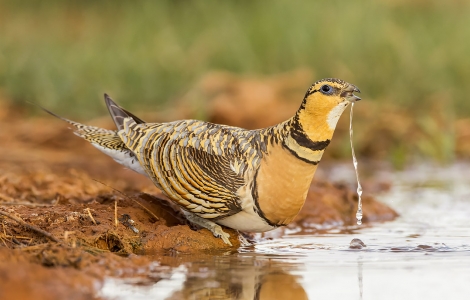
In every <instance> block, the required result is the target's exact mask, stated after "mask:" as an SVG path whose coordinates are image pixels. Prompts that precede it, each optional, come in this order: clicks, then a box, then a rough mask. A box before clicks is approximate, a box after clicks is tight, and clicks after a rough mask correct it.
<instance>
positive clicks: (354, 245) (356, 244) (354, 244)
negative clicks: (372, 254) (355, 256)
mask: <svg viewBox="0 0 470 300" xmlns="http://www.w3.org/2000/svg"><path fill="white" fill-rule="evenodd" d="M364 247H367V246H366V244H364V242H363V241H361V240H360V239H352V241H351V243H350V244H349V249H362V248H364Z"/></svg>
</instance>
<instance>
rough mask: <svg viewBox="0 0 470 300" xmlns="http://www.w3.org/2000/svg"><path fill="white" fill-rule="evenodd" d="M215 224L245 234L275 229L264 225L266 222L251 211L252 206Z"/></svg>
mask: <svg viewBox="0 0 470 300" xmlns="http://www.w3.org/2000/svg"><path fill="white" fill-rule="evenodd" d="M216 223H218V224H221V225H224V226H227V227H230V228H233V229H236V230H240V231H247V232H265V231H269V230H273V229H274V228H275V227H274V226H271V225H269V224H268V223H266V221H265V220H264V219H263V218H261V217H260V216H259V215H258V214H257V213H256V212H255V211H254V210H253V206H249V207H246V208H245V209H244V210H242V211H241V212H239V213H237V214H235V215H233V216H230V217H227V218H225V219H222V220H218V221H216Z"/></svg>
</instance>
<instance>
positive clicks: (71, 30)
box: [0, 0, 470, 156]
mask: <svg viewBox="0 0 470 300" xmlns="http://www.w3.org/2000/svg"><path fill="white" fill-rule="evenodd" d="M469 16H470V1H459V0H451V1H445V2H444V1H437V0H431V1H424V0H419V1H405V0H382V1H374V0H362V1H339V0H333V1H325V0H321V1H295V2H294V1H288V0H271V1H246V0H245V1H215V0H204V1H187V0H186V1H184V0H178V1H147V0H142V1H134V2H131V1H123V0H115V1H58V0H43V1H33V0H23V1H8V0H0V89H1V90H2V93H3V94H5V96H6V97H7V98H9V99H11V100H12V101H14V102H18V103H23V101H31V102H36V103H40V104H42V105H44V106H47V107H48V108H50V109H53V110H55V111H57V112H59V113H63V112H65V111H66V114H67V116H69V117H74V116H75V117H80V118H91V117H95V116H97V115H101V114H103V113H104V112H105V110H104V108H103V105H102V103H101V102H102V100H101V97H102V94H103V93H104V92H107V93H110V94H111V95H112V96H113V97H114V98H115V99H116V100H118V102H119V103H121V104H123V105H124V106H126V107H127V108H129V109H137V110H138V109H152V110H156V109H159V108H161V107H163V106H165V105H171V103H172V101H173V100H175V99H178V98H179V97H180V96H181V95H182V94H184V93H185V92H186V91H187V90H188V89H189V88H190V87H191V86H192V85H194V84H195V82H197V81H198V79H200V78H201V77H202V76H203V75H204V74H206V73H207V72H209V71H211V70H228V71H232V72H235V73H239V74H250V75H261V76H262V75H270V74H276V73H279V72H284V71H290V70H293V69H296V68H305V67H307V68H310V69H312V70H314V72H315V77H316V78H317V79H320V78H324V77H338V78H342V79H345V80H347V81H349V82H352V83H355V84H356V85H357V86H359V87H360V88H361V90H362V91H363V94H362V96H363V98H364V99H374V100H375V101H377V102H379V103H386V102H392V103H394V104H396V105H399V106H401V107H405V108H407V109H409V111H410V112H411V113H413V114H416V116H417V117H418V118H421V117H422V119H423V120H424V121H423V122H422V124H423V126H424V127H425V128H430V129H429V130H439V128H435V127H436V126H435V125H432V124H431V123H432V120H431V121H429V120H428V119H427V117H426V112H427V107H428V106H430V105H432V103H433V102H436V101H447V102H448V103H446V104H445V105H446V106H448V107H449V109H448V111H450V115H451V116H452V117H454V115H455V116H456V117H457V118H458V117H462V116H466V115H468V114H469V112H470V101H468V95H470V84H469V82H470V18H469ZM306 88H307V87H306ZM440 95H442V97H440ZM299 101H300V99H299ZM446 111H447V110H446ZM420 116H421V117H420ZM446 130H447V129H446ZM431 134H432V132H431ZM441 135H443V136H446V133H445V132H444V133H443V134H441ZM437 136H440V135H437ZM433 139H434V140H435V139H436V137H433ZM446 139H447V138H446ZM436 143H437V144H438V145H440V144H441V143H440V142H439V141H437V142H436ZM449 143H450V144H452V142H449V141H447V140H446V141H445V144H446V145H447V144H449ZM423 147H425V146H423ZM446 147H447V148H449V147H448V146H446ZM399 148H400V147H398V148H397V149H399ZM450 148H452V147H450ZM398 152H399V151H398ZM431 152H432V151H431ZM439 155H441V156H446V154H439Z"/></svg>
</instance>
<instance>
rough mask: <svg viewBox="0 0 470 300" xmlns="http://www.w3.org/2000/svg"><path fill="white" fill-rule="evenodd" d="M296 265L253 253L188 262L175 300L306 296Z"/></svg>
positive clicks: (300, 298) (303, 297)
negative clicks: (183, 279)
mask: <svg viewBox="0 0 470 300" xmlns="http://www.w3.org/2000/svg"><path fill="white" fill-rule="evenodd" d="M298 268H299V265H293V264H289V263H283V262H280V261H277V260H272V259H270V258H267V257H266V258H260V257H256V256H238V255H237V256H229V257H226V256H225V257H224V256H222V257H220V256H219V257H217V256H216V257H212V258H209V259H208V260H204V261H195V262H192V263H190V264H189V267H188V272H187V277H186V280H185V282H184V284H183V287H182V289H181V290H179V291H177V292H175V293H173V295H171V296H170V297H169V298H167V299H171V300H176V299H243V300H245V299H246V300H248V299H249V300H251V299H260V300H261V299H264V300H267V299H273V300H276V299H299V300H303V299H308V297H307V294H306V292H305V290H304V289H303V287H302V285H301V284H300V283H299V282H298V277H299V276H295V275H293V274H292V273H291V272H292V271H293V270H294V269H298Z"/></svg>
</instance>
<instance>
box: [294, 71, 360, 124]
mask: <svg viewBox="0 0 470 300" xmlns="http://www.w3.org/2000/svg"><path fill="white" fill-rule="evenodd" d="M354 92H356V93H360V91H359V89H358V88H357V87H356V86H355V85H353V84H350V83H347V82H345V81H343V80H341V79H336V78H326V79H322V80H319V81H317V82H315V83H314V84H312V86H311V87H310V88H309V89H308V91H307V93H306V94H305V97H304V100H303V101H302V105H301V107H300V109H299V112H298V114H299V117H300V118H301V119H303V120H301V122H302V123H303V124H304V125H307V126H308V123H311V122H313V121H314V120H315V122H317V121H318V120H324V121H326V123H327V124H328V127H329V129H331V130H334V128H335V127H336V123H337V122H338V119H339V117H340V116H341V114H342V113H343V111H344V109H346V107H347V106H348V105H349V103H352V102H356V101H359V100H361V98H359V97H358V96H356V95H354ZM312 125H313V124H312Z"/></svg>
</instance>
